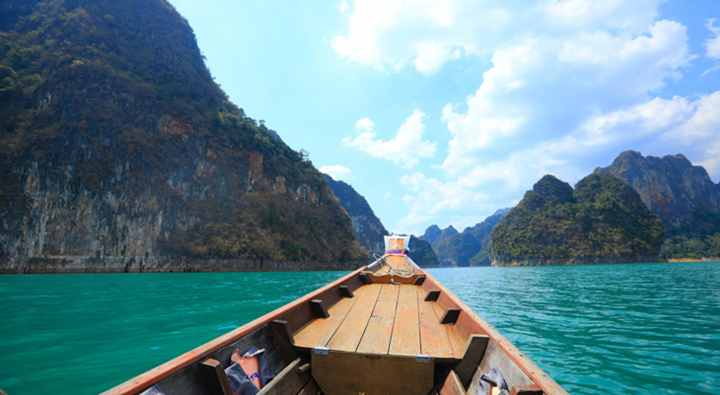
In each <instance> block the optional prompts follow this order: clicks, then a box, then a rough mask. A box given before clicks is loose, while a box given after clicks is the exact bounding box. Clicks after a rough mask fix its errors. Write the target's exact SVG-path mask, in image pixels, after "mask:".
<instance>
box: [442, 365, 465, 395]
mask: <svg viewBox="0 0 720 395" xmlns="http://www.w3.org/2000/svg"><path fill="white" fill-rule="evenodd" d="M439 395H465V388H464V387H463V386H462V383H461V382H460V378H459V377H458V375H457V374H456V373H455V372H454V371H452V370H451V371H450V374H448V376H447V378H446V379H445V383H443V386H442V388H440V391H439Z"/></svg>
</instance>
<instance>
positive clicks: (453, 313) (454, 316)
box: [440, 309, 460, 325]
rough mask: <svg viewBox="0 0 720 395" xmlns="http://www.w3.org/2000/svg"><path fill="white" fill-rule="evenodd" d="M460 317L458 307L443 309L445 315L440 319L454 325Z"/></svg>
mask: <svg viewBox="0 0 720 395" xmlns="http://www.w3.org/2000/svg"><path fill="white" fill-rule="evenodd" d="M458 318H460V309H448V310H445V316H444V317H443V318H442V320H440V322H441V323H443V324H445V325H455V323H457V321H458Z"/></svg>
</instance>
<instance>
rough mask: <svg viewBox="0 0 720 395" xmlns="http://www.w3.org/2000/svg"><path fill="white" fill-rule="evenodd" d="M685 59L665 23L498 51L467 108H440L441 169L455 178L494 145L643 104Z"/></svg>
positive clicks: (528, 139)
mask: <svg viewBox="0 0 720 395" xmlns="http://www.w3.org/2000/svg"><path fill="white" fill-rule="evenodd" d="M689 59H690V56H689V54H688V48H687V34H686V29H685V27H684V26H682V25H680V24H679V23H676V22H671V21H658V22H656V23H655V24H653V25H652V26H651V27H650V28H649V30H648V32H646V33H644V34H640V35H637V36H628V35H619V34H611V33H609V32H604V31H603V32H593V33H578V34H575V35H572V36H568V37H545V38H534V39H528V40H526V41H524V42H522V43H518V44H515V45H513V46H510V47H507V48H502V49H499V50H497V51H496V52H495V53H494V54H493V57H492V67H491V68H490V69H489V70H487V71H486V72H485V73H484V74H483V82H482V84H481V85H480V87H479V88H478V89H477V91H476V92H475V93H474V94H473V95H472V96H470V97H469V98H468V99H467V101H466V103H465V108H466V110H465V111H464V112H461V111H457V110H456V108H457V107H458V106H456V105H447V106H446V107H445V108H444V109H443V119H444V121H445V122H446V124H447V127H448V129H449V130H450V132H451V133H452V140H451V141H450V145H449V153H448V156H447V158H446V159H445V161H444V163H443V167H444V168H445V170H447V171H448V172H449V173H451V174H459V173H461V172H464V171H467V170H468V169H470V168H472V167H473V166H477V165H478V164H481V163H482V162H483V158H482V157H481V155H479V153H481V152H482V151H484V150H487V149H488V148H490V147H491V146H492V145H493V144H500V143H502V144H512V143H513V140H515V142H518V141H519V142H520V143H522V145H527V143H534V142H537V141H538V140H539V139H547V138H548V137H554V136H557V135H563V134H565V133H567V132H569V131H570V130H572V129H573V128H574V127H575V126H576V125H577V123H578V122H581V121H582V120H583V119H585V118H587V117H588V116H591V115H592V114H593V113H595V112H597V111H598V110H603V109H608V108H616V107H619V106H625V105H629V104H631V103H633V102H637V101H639V100H643V99H646V98H647V95H648V93H649V92H652V91H654V90H657V89H658V88H661V87H662V86H663V85H664V83H665V81H667V80H668V79H671V78H675V77H676V76H677V75H678V73H680V71H681V70H682V68H683V67H685V66H686V65H687V64H688V62H689Z"/></svg>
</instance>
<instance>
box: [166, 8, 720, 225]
mask: <svg viewBox="0 0 720 395" xmlns="http://www.w3.org/2000/svg"><path fill="white" fill-rule="evenodd" d="M170 1H171V2H172V4H173V5H175V6H176V8H177V9H178V10H179V11H180V13H181V14H183V16H185V17H186V18H187V19H188V21H189V22H190V24H191V26H192V27H193V29H194V30H195V34H196V35H197V38H198V42H199V45H200V48H201V50H202V52H203V54H204V55H205V56H206V58H207V64H208V66H209V68H210V71H211V72H212V74H213V76H214V77H215V79H216V81H218V83H219V84H220V85H221V86H222V87H223V89H224V90H225V91H226V92H227V93H228V95H229V96H230V98H231V99H232V101H233V102H235V103H236V104H237V105H239V106H240V107H242V108H243V109H244V110H245V111H246V113H247V114H248V115H250V116H251V117H253V118H255V119H259V120H265V121H266V123H267V125H268V126H269V127H271V128H273V129H275V130H276V131H278V133H279V134H280V136H281V137H282V138H283V139H284V140H285V142H287V143H288V144H289V145H290V146H291V147H293V148H294V149H301V148H302V149H305V150H307V151H309V153H310V159H311V160H312V161H313V163H314V164H315V166H316V167H318V168H321V169H324V170H325V171H327V172H330V173H333V174H332V175H334V176H335V177H336V178H341V179H343V180H345V181H347V182H349V183H350V184H352V185H353V186H354V187H355V189H357V190H358V191H359V192H360V193H361V194H363V195H364V196H365V197H366V198H367V199H368V201H369V202H370V204H371V206H372V207H373V209H374V210H375V212H376V214H377V215H378V216H379V217H380V219H381V220H382V221H383V223H384V224H385V226H386V227H387V228H388V229H389V230H391V231H396V232H414V233H422V231H423V230H424V229H425V227H427V226H428V225H430V224H433V223H435V224H439V225H440V226H447V225H451V224H452V225H454V226H456V227H457V228H459V229H462V228H463V227H465V226H469V225H473V224H475V223H477V222H479V221H480V220H482V219H483V218H484V217H486V216H488V215H490V214H492V213H493V212H494V211H495V210H496V209H499V208H503V207H509V206H512V205H514V204H515V203H516V202H517V201H518V200H519V199H520V198H521V197H522V195H523V193H524V192H525V190H527V189H529V188H531V187H532V184H533V183H534V182H535V181H537V180H538V179H539V178H540V177H541V176H542V175H544V174H548V173H550V174H554V175H556V176H558V177H560V178H561V179H563V180H566V181H568V182H571V183H575V182H577V181H578V180H579V179H580V178H582V177H583V176H584V175H586V174H588V173H589V172H591V171H592V170H593V169H594V168H595V167H598V166H606V165H607V164H609V163H610V162H611V161H612V159H613V158H614V157H615V156H617V154H619V153H620V152H622V151H624V150H627V149H634V150H639V151H641V152H643V153H644V154H652V155H666V154H675V153H683V154H685V155H686V156H687V157H688V158H689V159H690V160H691V161H693V162H694V163H696V164H700V165H703V166H705V167H706V169H707V170H708V171H709V172H710V174H711V177H712V178H713V179H714V180H715V181H716V182H717V181H718V179H720V111H718V109H720V38H718V37H720V1H718V0H668V1H662V0H633V1H622V0H537V1H533V2H527V1H525V0H504V1H500V0H498V1H491V0H472V1H471V0H447V1H442V2H438V1H436V0H414V1H405V0H356V1H349V0H348V1H307V2H299V3H293V2H280V1H274V0H257V1H243V2H237V1H232V0H214V1H213V2H212V6H208V3H207V2H198V1H195V0H170ZM713 18H717V21H715V20H714V19H713Z"/></svg>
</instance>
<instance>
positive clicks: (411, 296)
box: [294, 283, 465, 359]
mask: <svg viewBox="0 0 720 395" xmlns="http://www.w3.org/2000/svg"><path fill="white" fill-rule="evenodd" d="M426 296H427V291H426V290H424V289H423V288H422V287H420V286H418V285H412V284H377V283H371V284H366V285H363V286H362V287H360V288H358V289H356V290H355V295H354V297H352V298H343V299H341V300H340V301H339V302H338V303H336V304H335V305H333V306H332V307H330V308H329V309H328V313H329V317H328V318H316V319H314V320H312V321H310V322H309V323H308V324H307V325H305V326H304V327H303V328H301V329H300V330H299V331H298V332H297V333H295V334H294V342H295V345H296V346H298V347H303V348H317V347H326V348H328V349H329V350H331V351H344V352H356V353H362V354H380V355H397V356H418V355H423V356H429V357H432V358H438V359H453V358H461V356H462V353H463V351H464V347H465V339H464V337H463V336H461V335H460V333H458V332H457V331H456V329H455V327H454V326H452V325H443V324H442V323H441V320H442V318H443V316H444V314H445V312H444V311H443V309H442V307H441V306H440V305H439V304H438V303H435V302H431V301H425V297H426Z"/></svg>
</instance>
